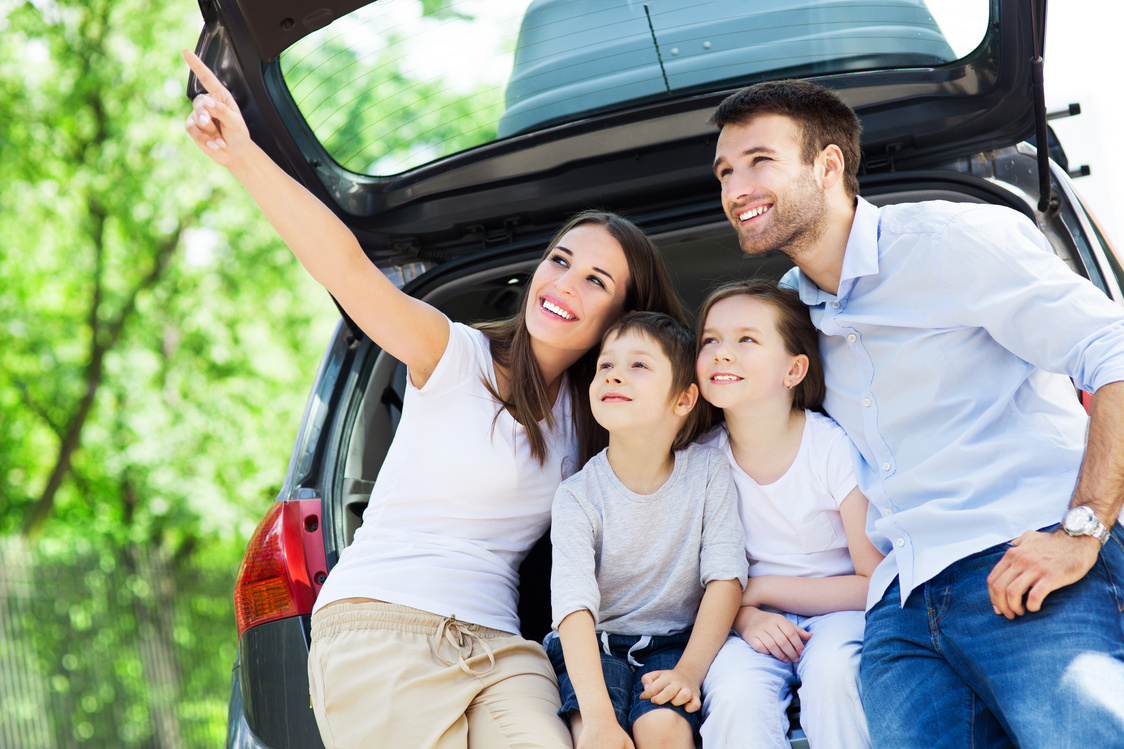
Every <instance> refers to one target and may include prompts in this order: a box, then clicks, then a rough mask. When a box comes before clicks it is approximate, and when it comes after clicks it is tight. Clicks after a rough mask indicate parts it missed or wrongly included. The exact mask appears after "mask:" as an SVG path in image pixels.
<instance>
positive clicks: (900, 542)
mask: <svg viewBox="0 0 1124 749" xmlns="http://www.w3.org/2000/svg"><path fill="white" fill-rule="evenodd" d="M894 545H895V546H897V547H898V548H899V549H900V548H901V547H903V546H905V539H904V538H899V539H898V540H897V541H895V542H894Z"/></svg>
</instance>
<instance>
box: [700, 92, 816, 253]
mask: <svg viewBox="0 0 1124 749" xmlns="http://www.w3.org/2000/svg"><path fill="white" fill-rule="evenodd" d="M714 174H715V176H716V177H718V181H719V182H721V184H722V209H723V211H725V213H726V216H727V217H728V218H729V219H730V223H731V224H733V226H734V230H735V231H736V232H737V235H738V241H739V242H740V243H741V248H742V251H743V252H745V253H746V254H747V255H761V254H764V253H766V252H770V251H772V250H780V251H781V252H784V253H785V254H787V255H789V256H790V257H793V258H795V256H796V255H797V254H799V253H800V252H801V251H802V250H803V249H805V248H806V247H809V246H811V245H812V244H814V243H815V242H816V240H818V239H819V238H820V237H821V236H822V235H823V232H824V229H825V226H826V221H827V217H826V214H827V205H826V199H825V196H824V191H823V188H822V186H821V185H820V184H819V181H818V180H817V179H816V165H815V164H808V163H805V161H804V156H803V144H802V134H801V131H800V127H799V126H798V125H797V124H796V122H795V121H793V120H791V119H789V118H788V117H785V116H783V115H778V114H759V115H757V116H755V117H754V118H753V119H751V120H749V121H748V122H746V123H744V124H740V125H734V124H731V125H726V126H725V127H723V128H722V132H721V133H719V135H718V146H717V148H716V153H715V160H714Z"/></svg>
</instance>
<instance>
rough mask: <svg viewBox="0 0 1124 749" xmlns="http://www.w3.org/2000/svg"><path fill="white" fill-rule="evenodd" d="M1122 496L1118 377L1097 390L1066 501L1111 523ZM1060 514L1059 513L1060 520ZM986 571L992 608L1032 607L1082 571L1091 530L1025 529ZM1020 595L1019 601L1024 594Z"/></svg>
mask: <svg viewBox="0 0 1124 749" xmlns="http://www.w3.org/2000/svg"><path fill="white" fill-rule="evenodd" d="M1122 502H1124V382H1113V383H1110V384H1108V385H1105V386H1104V387H1102V388H1100V389H1099V390H1097V392H1096V395H1095V397H1094V398H1093V408H1092V412H1091V414H1090V420H1089V438H1088V443H1087V445H1086V447H1085V459H1084V461H1082V464H1081V473H1080V475H1079V476H1078V479H1077V489H1076V490H1075V491H1074V492H1073V499H1072V501H1071V502H1070V506H1071V507H1076V506H1078V505H1086V506H1088V507H1090V508H1092V510H1093V512H1095V513H1096V515H1097V517H1098V518H1099V519H1100V521H1101V522H1102V523H1104V524H1105V526H1106V527H1109V528H1111V527H1112V525H1113V524H1114V523H1115V522H1116V518H1117V516H1118V515H1119V514H1120V507H1121V503H1122ZM1060 519H1061V518H1059V520H1060ZM1012 543H1013V544H1014V548H1012V549H1009V550H1008V551H1007V553H1006V554H1004V555H1003V558H1002V559H1001V560H1000V561H999V564H997V565H995V569H993V570H992V571H991V574H990V575H988V577H987V587H988V592H989V594H990V595H991V604H992V606H993V607H994V608H995V613H997V614H1002V615H1003V616H1005V617H1007V618H1008V619H1014V618H1015V617H1016V616H1022V615H1023V614H1025V613H1026V612H1027V611H1038V610H1039V609H1040V608H1042V601H1043V600H1044V599H1045V598H1046V596H1047V595H1049V594H1050V593H1052V592H1053V591H1055V590H1057V589H1058V588H1063V587H1065V586H1066V585H1070V584H1071V583H1075V582H1077V581H1078V580H1080V579H1081V578H1083V577H1084V576H1085V573H1087V572H1088V571H1089V570H1090V569H1092V567H1093V565H1094V564H1095V563H1096V561H1097V556H1098V555H1099V554H1100V550H1101V544H1100V541H1098V540H1097V539H1095V538H1093V537H1092V536H1078V537H1073V536H1070V535H1069V534H1068V533H1066V532H1065V531H1063V530H1061V529H1060V528H1059V529H1058V530H1056V531H1054V532H1053V533H1039V532H1037V531H1027V532H1026V533H1024V534H1022V535H1021V536H1019V537H1018V538H1017V539H1015V540H1014V541H1013V542H1012ZM1024 597H1025V599H1026V600H1025V604H1024V601H1023V599H1024Z"/></svg>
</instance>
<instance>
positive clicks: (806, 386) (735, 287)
mask: <svg viewBox="0 0 1124 749" xmlns="http://www.w3.org/2000/svg"><path fill="white" fill-rule="evenodd" d="M733 296H750V297H753V298H754V299H760V300H761V301H762V302H764V303H765V304H768V305H769V306H770V307H771V308H772V309H773V312H774V313H776V319H777V332H778V333H780V336H781V340H782V341H783V342H784V348H785V351H787V352H788V353H789V354H790V355H792V356H799V355H801V354H803V355H804V356H806V357H808V373H807V374H806V375H804V379H803V380H801V381H800V382H798V383H797V384H796V387H794V388H793V389H792V408H793V410H801V411H802V410H804V409H810V410H812V411H821V412H822V410H823V399H824V396H825V395H826V394H827V388H826V386H825V385H824V376H823V361H822V360H821V359H820V341H819V336H818V335H817V333H816V327H815V326H814V325H812V318H811V317H809V316H808V308H807V307H806V306H804V302H802V301H800V294H798V293H797V292H796V290H795V289H782V288H781V287H779V286H777V285H776V284H775V283H771V282H769V281H762V280H750V281H734V282H733V283H728V284H724V285H723V286H720V287H718V288H717V289H715V290H714V291H712V292H710V295H709V296H707V298H706V301H705V302H703V304H702V308H701V309H700V310H699V318H698V325H697V326H696V331H695V341H696V346H697V347H698V348H697V349H696V350H697V351H698V350H701V349H702V332H703V329H704V328H705V327H706V318H707V315H709V314H710V310H711V309H712V308H713V307H714V305H716V304H718V303H719V302H721V301H722V300H723V299H729V298H730V297H733ZM700 418H701V419H702V420H703V421H705V422H706V423H707V426H713V425H714V424H716V423H718V422H719V421H721V420H722V414H721V412H720V411H719V410H718V409H716V408H714V407H713V406H711V405H710V404H706V406H705V407H704V409H703V411H702V413H701V414H700Z"/></svg>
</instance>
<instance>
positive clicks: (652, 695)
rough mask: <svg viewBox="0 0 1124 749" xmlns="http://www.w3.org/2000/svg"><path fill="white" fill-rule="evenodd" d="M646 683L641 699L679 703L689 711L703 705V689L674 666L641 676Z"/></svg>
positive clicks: (659, 702) (661, 703)
mask: <svg viewBox="0 0 1124 749" xmlns="http://www.w3.org/2000/svg"><path fill="white" fill-rule="evenodd" d="M640 682H641V683H642V684H643V685H644V691H643V692H642V693H641V695H640V697H641V699H645V700H651V701H652V702H654V703H655V704H657V705H666V704H667V703H669V702H670V703H671V704H672V705H678V706H680V707H682V708H683V709H684V710H686V711H687V712H689V713H693V712H695V711H696V710H698V709H699V708H701V707H702V690H701V689H700V687H699V685H698V684H695V683H693V682H692V680H691V679H688V678H687V677H686V676H685V675H683V674H681V673H679V672H678V671H677V670H675V669H674V668H672V669H667V670H664V671H649V672H648V673H646V674H644V675H643V676H641V677H640Z"/></svg>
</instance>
